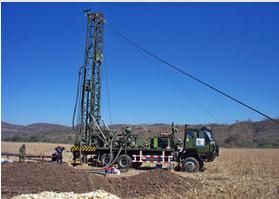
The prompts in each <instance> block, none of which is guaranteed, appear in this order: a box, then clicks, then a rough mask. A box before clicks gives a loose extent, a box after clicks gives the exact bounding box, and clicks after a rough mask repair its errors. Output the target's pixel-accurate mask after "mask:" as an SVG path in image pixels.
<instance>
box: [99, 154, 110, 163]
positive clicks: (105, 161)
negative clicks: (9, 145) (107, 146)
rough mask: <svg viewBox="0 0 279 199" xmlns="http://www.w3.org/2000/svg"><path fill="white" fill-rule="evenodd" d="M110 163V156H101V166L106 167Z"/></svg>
mask: <svg viewBox="0 0 279 199" xmlns="http://www.w3.org/2000/svg"><path fill="white" fill-rule="evenodd" d="M112 158H113V157H112ZM110 161H111V155H110V154H108V153H105V154H103V155H102V156H101V158H100V162H101V165H102V166H108V164H109V162H110Z"/></svg>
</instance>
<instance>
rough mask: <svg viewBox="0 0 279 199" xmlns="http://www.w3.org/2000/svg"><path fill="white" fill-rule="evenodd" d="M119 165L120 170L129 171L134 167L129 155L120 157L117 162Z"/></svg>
mask: <svg viewBox="0 0 279 199" xmlns="http://www.w3.org/2000/svg"><path fill="white" fill-rule="evenodd" d="M117 165H118V167H119V168H120V169H128V168H130V167H131V165H132V158H131V157H130V156H128V155H125V154H123V155H120V156H119V158H118V160H117Z"/></svg>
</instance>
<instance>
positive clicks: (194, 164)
mask: <svg viewBox="0 0 279 199" xmlns="http://www.w3.org/2000/svg"><path fill="white" fill-rule="evenodd" d="M183 169H184V171H186V172H196V171H198V170H199V169H200V163H199V161H198V160H197V159H196V158H193V157H188V158H186V159H185V160H184V161H183Z"/></svg>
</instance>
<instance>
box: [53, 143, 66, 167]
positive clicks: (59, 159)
mask: <svg viewBox="0 0 279 199" xmlns="http://www.w3.org/2000/svg"><path fill="white" fill-rule="evenodd" d="M64 150H65V148H64V147H63V146H58V147H56V148H55V151H56V152H57V158H56V161H57V163H62V162H63V155H62V153H63V151H64Z"/></svg>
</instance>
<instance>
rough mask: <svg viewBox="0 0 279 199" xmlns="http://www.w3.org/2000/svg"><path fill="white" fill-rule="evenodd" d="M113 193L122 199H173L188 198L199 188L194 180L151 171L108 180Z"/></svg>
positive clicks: (169, 173) (165, 172) (159, 171)
mask: <svg viewBox="0 0 279 199" xmlns="http://www.w3.org/2000/svg"><path fill="white" fill-rule="evenodd" d="M108 181H109V183H110V184H112V185H113V187H114V189H113V193H114V194H116V195H118V196H120V197H121V198H145V196H149V197H150V198H162V195H165V194H168V195H169V196H171V198H175V197H182V196H186V195H187V192H188V191H190V190H191V189H192V188H194V187H196V188H197V187H198V186H199V182H197V181H196V180H194V179H192V178H186V177H181V176H178V175H176V174H174V173H172V172H170V171H165V170H151V171H147V172H144V173H141V174H137V175H135V176H131V177H122V178H113V179H108Z"/></svg>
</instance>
